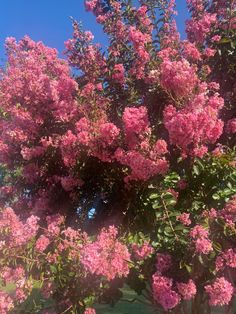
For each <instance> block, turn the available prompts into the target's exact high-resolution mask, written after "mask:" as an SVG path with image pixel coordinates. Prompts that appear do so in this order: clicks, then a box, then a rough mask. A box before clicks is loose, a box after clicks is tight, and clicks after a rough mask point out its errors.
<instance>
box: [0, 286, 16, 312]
mask: <svg viewBox="0 0 236 314" xmlns="http://www.w3.org/2000/svg"><path fill="white" fill-rule="evenodd" d="M13 307H14V305H13V301H12V299H11V297H10V296H9V295H8V294H7V293H6V292H3V291H0V313H1V314H7V313H9V311H10V310H11V309H13Z"/></svg>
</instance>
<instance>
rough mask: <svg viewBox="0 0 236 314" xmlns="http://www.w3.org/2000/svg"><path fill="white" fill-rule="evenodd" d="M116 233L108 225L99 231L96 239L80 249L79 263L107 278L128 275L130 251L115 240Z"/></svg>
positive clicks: (112, 227) (115, 230) (93, 272)
mask: <svg viewBox="0 0 236 314" xmlns="http://www.w3.org/2000/svg"><path fill="white" fill-rule="evenodd" d="M117 234H118V231H117V229H116V228H115V227H114V226H110V227H109V229H108V230H105V229H103V230H102V231H101V233H100V234H99V235H98V237H97V240H96V241H94V242H93V243H90V244H88V245H86V246H85V247H84V248H83V249H82V251H81V263H82V264H83V265H84V267H85V269H87V270H88V271H90V272H91V273H92V274H96V275H102V276H105V277H106V278H107V279H108V280H112V279H114V278H116V277H123V276H125V277H126V276H127V275H128V273H129V261H130V253H129V252H128V249H127V247H126V246H125V245H124V244H122V243H121V242H119V241H118V240H117Z"/></svg>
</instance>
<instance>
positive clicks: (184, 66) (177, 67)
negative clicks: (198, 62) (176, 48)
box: [160, 59, 198, 97]
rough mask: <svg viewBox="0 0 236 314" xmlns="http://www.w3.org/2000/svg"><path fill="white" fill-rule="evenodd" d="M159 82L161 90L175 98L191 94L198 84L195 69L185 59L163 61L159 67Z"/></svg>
mask: <svg viewBox="0 0 236 314" xmlns="http://www.w3.org/2000/svg"><path fill="white" fill-rule="evenodd" d="M160 82H161V85H162V87H163V88H165V89H167V90H168V91H170V92H172V93H173V94H175V95H176V96H177V97H185V96H187V95H189V94H191V92H192V91H193V89H194V88H195V86H196V84H197V82H198V80H197V76H196V69H195V68H194V67H192V66H191V65H190V64H189V62H188V61H187V60H185V59H182V60H181V61H170V60H164V61H163V63H162V64H161V65H160Z"/></svg>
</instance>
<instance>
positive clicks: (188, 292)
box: [176, 279, 197, 300]
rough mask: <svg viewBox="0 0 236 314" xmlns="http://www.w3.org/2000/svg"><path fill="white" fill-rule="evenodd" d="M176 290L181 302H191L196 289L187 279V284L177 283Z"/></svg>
mask: <svg viewBox="0 0 236 314" xmlns="http://www.w3.org/2000/svg"><path fill="white" fill-rule="evenodd" d="M176 285H177V289H178V292H179V294H180V295H181V296H182V298H183V300H191V299H193V298H194V297H195V295H196V293H197V288H196V285H195V283H194V282H193V280H192V279H189V281H188V282H187V283H184V282H177V284H176Z"/></svg>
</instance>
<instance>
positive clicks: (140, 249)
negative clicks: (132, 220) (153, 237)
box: [132, 241, 154, 261]
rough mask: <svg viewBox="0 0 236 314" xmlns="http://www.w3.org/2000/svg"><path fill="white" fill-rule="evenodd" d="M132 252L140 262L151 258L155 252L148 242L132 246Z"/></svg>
mask: <svg viewBox="0 0 236 314" xmlns="http://www.w3.org/2000/svg"><path fill="white" fill-rule="evenodd" d="M132 250H133V252H134V256H135V258H136V259H137V260H138V261H142V260H144V259H145V258H146V257H148V256H150V255H151V254H152V253H153V252H154V249H153V247H152V246H151V245H150V244H149V243H148V242H147V241H144V243H143V244H142V245H138V244H137V243H134V244H133V245H132Z"/></svg>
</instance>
